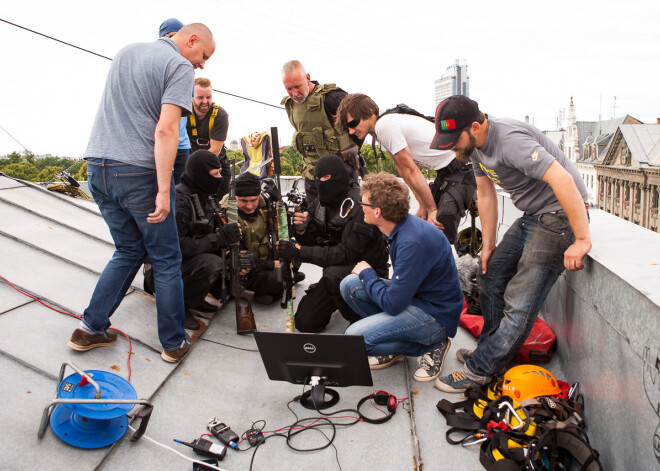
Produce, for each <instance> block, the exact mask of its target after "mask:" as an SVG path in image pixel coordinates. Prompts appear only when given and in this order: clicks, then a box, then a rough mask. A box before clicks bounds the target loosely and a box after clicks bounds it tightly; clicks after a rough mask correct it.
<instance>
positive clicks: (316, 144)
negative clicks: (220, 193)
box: [282, 60, 362, 204]
mask: <svg viewBox="0 0 660 471" xmlns="http://www.w3.org/2000/svg"><path fill="white" fill-rule="evenodd" d="M282 83H283V84H284V88H285V89H286V93H287V96H286V97H284V98H283V99H282V104H283V105H284V107H285V109H286V113H287V115H288V116H289V121H290V122H291V125H292V126H293V127H294V128H295V130H296V132H295V133H294V135H293V140H292V142H291V145H292V146H293V147H294V149H296V150H297V151H298V153H299V154H300V155H301V156H302V159H303V168H302V176H303V177H305V195H306V196H307V202H308V203H310V204H311V202H312V201H313V200H315V199H316V198H317V197H318V195H317V192H316V185H315V184H314V168H315V166H316V163H317V162H318V160H319V159H320V158H321V157H323V156H324V155H328V154H336V155H339V156H340V157H341V158H342V159H343V160H344V162H345V165H346V168H347V171H348V172H349V177H350V179H351V183H354V182H355V183H357V170H358V169H359V168H361V163H360V162H361V160H360V159H361V157H359V156H358V150H359V146H361V145H362V141H359V140H356V139H353V138H352V137H351V136H350V135H349V134H348V133H347V132H346V130H345V129H343V128H340V127H338V126H335V115H336V114H337V107H338V106H339V103H340V102H341V100H342V98H344V97H345V96H346V92H345V91H344V90H342V89H341V88H338V87H337V86H336V85H335V84H334V83H331V84H325V85H320V84H319V83H318V82H317V81H315V80H310V76H309V74H308V73H307V72H306V71H305V68H304V67H303V65H302V64H301V63H300V62H299V61H296V60H293V61H289V62H287V63H286V64H284V66H283V67H282Z"/></svg>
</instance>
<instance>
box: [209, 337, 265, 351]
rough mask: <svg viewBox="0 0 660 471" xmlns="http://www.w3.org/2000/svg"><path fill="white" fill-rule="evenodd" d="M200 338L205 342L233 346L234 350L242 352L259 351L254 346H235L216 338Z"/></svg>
mask: <svg viewBox="0 0 660 471" xmlns="http://www.w3.org/2000/svg"><path fill="white" fill-rule="evenodd" d="M200 340H203V341H205V342H210V343H215V344H216V345H222V346H223V347H229V348H235V349H236V350H243V351H244V352H258V351H259V350H255V349H254V348H243V347H237V346H236V345H229V344H228V343H222V342H218V341H217V340H210V339H200Z"/></svg>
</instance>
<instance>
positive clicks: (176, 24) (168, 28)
mask: <svg viewBox="0 0 660 471" xmlns="http://www.w3.org/2000/svg"><path fill="white" fill-rule="evenodd" d="M181 28H183V23H181V22H180V21H179V20H177V19H176V18H168V19H166V20H165V21H163V22H162V23H161V25H160V29H159V30H158V37H159V38H162V37H163V36H165V35H166V34H169V33H172V32H176V31H179V30H180V29H181Z"/></svg>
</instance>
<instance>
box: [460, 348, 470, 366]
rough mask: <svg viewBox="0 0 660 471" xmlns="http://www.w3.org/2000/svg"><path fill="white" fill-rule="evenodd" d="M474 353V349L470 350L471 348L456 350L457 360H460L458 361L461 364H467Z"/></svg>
mask: <svg viewBox="0 0 660 471" xmlns="http://www.w3.org/2000/svg"><path fill="white" fill-rule="evenodd" d="M472 352H474V349H472V350H470V349H469V348H459V349H458V350H456V358H458V361H460V362H461V363H465V362H466V361H468V358H470V355H472Z"/></svg>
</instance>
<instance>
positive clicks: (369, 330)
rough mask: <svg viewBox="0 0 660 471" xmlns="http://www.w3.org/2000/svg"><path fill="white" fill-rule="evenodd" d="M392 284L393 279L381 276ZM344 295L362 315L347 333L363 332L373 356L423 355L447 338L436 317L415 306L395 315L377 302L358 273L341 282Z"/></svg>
mask: <svg viewBox="0 0 660 471" xmlns="http://www.w3.org/2000/svg"><path fill="white" fill-rule="evenodd" d="M382 281H383V282H384V283H385V284H387V285H389V283H390V280H385V279H383V280H382ZM339 289H340V291H341V295H342V297H343V298H344V301H346V304H348V305H349V306H350V307H351V309H353V310H354V311H355V312H356V313H358V314H359V315H360V316H362V319H361V320H359V321H357V322H356V323H354V324H352V325H350V326H349V327H348V329H346V332H345V333H346V334H350V335H362V336H363V337H364V343H365V344H366V347H367V354H368V355H370V356H383V355H407V356H415V357H416V356H420V355H423V354H425V353H426V352H428V351H429V350H432V349H434V348H436V347H438V346H439V345H440V343H441V342H442V341H443V340H444V339H445V338H447V333H446V332H445V328H444V327H443V326H442V325H440V323H439V322H438V321H437V319H436V318H435V317H433V316H431V315H430V314H427V313H425V312H424V311H422V310H421V309H419V308H418V307H415V306H412V305H411V306H408V307H407V308H405V309H404V310H403V311H401V312H400V313H398V314H397V315H395V316H392V315H390V314H388V313H386V312H383V310H382V309H381V308H380V307H379V306H378V305H377V304H376V303H374V302H373V301H372V300H371V298H370V297H369V295H368V294H367V292H366V290H365V289H364V287H363V286H362V282H361V281H360V278H359V277H358V276H357V275H348V276H347V277H346V278H344V279H343V280H342V282H341V284H340V285H339Z"/></svg>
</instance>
